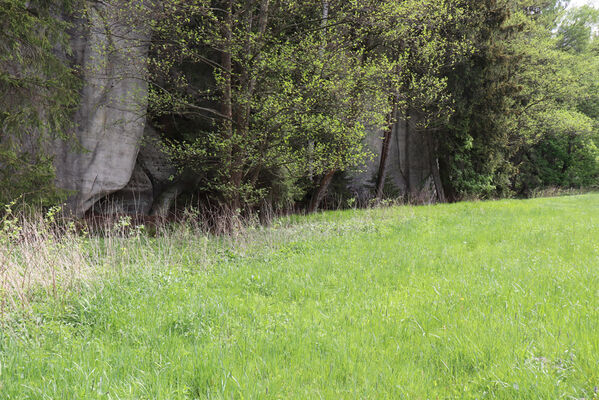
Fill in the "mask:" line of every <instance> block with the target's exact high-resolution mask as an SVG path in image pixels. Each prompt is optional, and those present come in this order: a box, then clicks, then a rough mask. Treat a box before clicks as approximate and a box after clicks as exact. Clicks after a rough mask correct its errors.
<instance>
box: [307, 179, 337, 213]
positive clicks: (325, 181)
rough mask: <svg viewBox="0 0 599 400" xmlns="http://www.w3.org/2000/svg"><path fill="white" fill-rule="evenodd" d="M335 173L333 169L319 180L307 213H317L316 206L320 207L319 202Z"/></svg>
mask: <svg viewBox="0 0 599 400" xmlns="http://www.w3.org/2000/svg"><path fill="white" fill-rule="evenodd" d="M335 172H336V170H334V169H331V170H329V171H328V172H327V173H326V174H325V175H324V176H323V177H322V179H321V180H320V185H319V186H318V189H317V190H316V193H314V195H313V196H312V200H311V201H310V206H309V207H308V213H314V212H316V211H318V206H319V205H320V202H321V201H322V199H323V198H324V196H325V195H326V193H327V190H328V189H329V185H330V184H331V181H332V180H333V176H334V175H335Z"/></svg>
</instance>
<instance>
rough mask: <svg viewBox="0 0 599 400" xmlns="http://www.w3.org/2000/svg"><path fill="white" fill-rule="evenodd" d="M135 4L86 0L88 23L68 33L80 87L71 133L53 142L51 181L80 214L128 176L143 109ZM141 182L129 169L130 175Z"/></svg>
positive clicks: (143, 39) (141, 38)
mask: <svg viewBox="0 0 599 400" xmlns="http://www.w3.org/2000/svg"><path fill="white" fill-rule="evenodd" d="M142 3H143V1H142V0H139V1H126V0H113V1H102V2H100V1H92V2H88V3H87V10H88V12H87V16H86V18H87V20H84V21H78V22H77V23H76V26H77V27H76V30H75V32H74V34H73V35H72V37H73V40H72V47H73V54H74V58H75V60H73V61H74V64H75V65H80V66H81V73H82V77H83V88H82V90H81V100H80V106H79V110H78V111H77V113H76V115H75V117H74V119H75V132H74V133H73V136H74V137H75V139H76V141H77V145H75V146H74V145H73V143H70V142H62V141H61V142H57V143H56V146H55V147H56V148H55V167H56V173H57V186H58V187H60V188H63V189H67V190H69V191H71V192H72V195H71V196H70V197H69V199H68V203H67V204H68V207H69V208H70V210H71V211H72V212H73V213H74V214H76V215H82V214H83V213H85V212H86V211H87V210H88V209H89V208H90V207H92V205H93V204H94V203H96V202H97V201H98V200H99V199H101V198H103V197H105V196H106V195H108V194H110V193H113V192H115V191H118V190H120V189H122V188H123V187H125V185H127V183H128V182H129V181H130V180H131V176H132V174H133V171H134V168H135V163H136V159H137V153H138V151H139V147H140V141H141V138H142V134H143V132H144V126H145V113H146V108H147V90H148V85H147V79H146V74H147V72H146V61H147V54H148V45H149V39H150V37H149V35H150V32H149V29H148V27H147V26H146V24H147V21H145V18H144V15H143V12H141V13H140V11H139V10H140V7H139V6H140V5H141V4H142ZM140 179H141V180H143V179H142V178H141V174H139V173H137V174H136V180H138V181H139V180H140Z"/></svg>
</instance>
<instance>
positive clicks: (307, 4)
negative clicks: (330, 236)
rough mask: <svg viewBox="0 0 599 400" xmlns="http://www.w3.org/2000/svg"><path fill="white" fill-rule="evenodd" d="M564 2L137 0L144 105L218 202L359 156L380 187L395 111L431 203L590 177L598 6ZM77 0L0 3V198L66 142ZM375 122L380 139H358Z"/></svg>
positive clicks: (17, 191) (575, 183) (236, 202)
mask: <svg viewBox="0 0 599 400" xmlns="http://www.w3.org/2000/svg"><path fill="white" fill-rule="evenodd" d="M92 3H93V2H92ZM102 4H103V5H105V6H107V5H110V6H113V7H115V8H117V9H118V8H119V2H118V1H116V0H113V1H108V2H102ZM565 4H567V2H563V1H548V0H537V1H533V2H531V1H521V0H500V1H497V0H481V1H475V2H473V1H464V0H445V1H440V0H397V1H384V2H380V1H376V0H365V1H359V2H354V1H345V0H326V1H322V0H312V1H304V2H296V1H286V0H285V1H271V0H194V1H183V0H168V1H163V2H160V4H159V5H154V6H151V5H150V3H148V2H146V3H144V2H139V4H137V3H136V5H135V7H137V10H138V12H137V14H139V15H143V16H144V19H145V20H147V24H148V27H149V29H150V30H151V32H152V34H151V48H150V55H149V58H148V60H147V67H148V73H149V74H148V80H149V83H150V93H149V100H150V101H149V107H148V114H147V118H148V121H149V122H150V123H151V124H152V125H153V126H154V127H155V128H157V129H158V130H159V132H160V133H161V136H162V143H161V144H160V146H161V148H162V149H163V151H165V152H166V153H168V155H169V157H170V159H171V162H172V163H174V164H175V165H176V166H177V167H178V170H179V173H178V174H177V176H173V180H174V181H178V182H181V184H182V185H183V187H184V192H185V193H186V194H187V195H188V199H189V198H195V199H198V198H199V199H201V200H202V201H203V202H204V203H206V202H209V203H212V204H218V205H219V207H224V208H228V209H256V208H260V207H264V206H268V207H271V208H274V209H281V208H286V207H289V206H292V207H295V206H297V205H299V206H303V207H305V208H307V209H308V210H315V209H317V208H318V206H319V204H320V202H321V200H322V199H323V198H324V197H325V195H326V193H327V190H328V188H329V186H331V184H333V186H332V188H333V189H332V190H336V189H335V188H339V187H341V188H342V187H343V185H342V183H343V179H344V178H345V177H346V172H347V171H348V170H350V169H351V168H361V167H362V166H363V165H364V163H365V162H372V161H369V160H372V157H373V156H376V157H377V158H376V160H379V161H377V162H379V163H380V165H379V168H378V176H375V177H374V180H375V181H376V182H375V184H374V186H373V189H372V195H373V197H378V198H381V197H383V196H391V195H392V194H391V192H389V191H385V190H384V188H385V178H386V175H387V173H388V168H387V167H386V165H385V164H386V160H387V154H386V153H388V151H389V141H390V135H391V132H392V130H393V129H392V128H393V126H394V124H396V123H397V122H398V120H400V119H403V120H410V121H412V122H413V123H414V124H415V125H417V126H418V129H419V135H422V136H423V137H426V140H427V141H428V142H427V148H426V149H424V150H420V151H422V152H428V153H429V154H428V156H430V157H431V159H432V160H435V161H434V163H433V164H434V165H433V170H434V171H433V174H434V175H435V179H436V181H435V183H436V184H437V191H438V192H439V194H440V195H439V200H441V201H443V200H445V199H449V200H459V199H463V198H468V197H482V198H492V197H505V196H514V195H519V196H528V195H530V194H532V193H534V192H535V191H537V190H539V189H544V188H547V187H558V188H581V187H594V186H595V185H596V184H597V179H598V177H599V150H598V148H597V140H598V138H599V137H598V134H599V131H598V129H599V128H598V126H599V125H598V123H597V122H598V120H597V118H599V97H598V96H599V94H598V93H599V91H598V90H597V89H598V86H597V85H598V82H599V64H598V62H599V51H598V49H599V48H598V45H599V42H598V41H597V40H596V39H595V35H594V33H593V32H594V30H593V29H594V28H593V27H595V26H596V24H597V22H598V18H599V14H598V12H597V10H595V9H593V8H590V7H582V8H578V9H571V10H569V11H565ZM86 7H89V4H87V3H84V2H78V1H68V2H67V1H58V0H55V1H52V2H30V1H25V0H1V1H0V24H1V27H2V29H1V31H0V35H1V36H0V39H1V40H0V43H1V44H0V88H1V90H2V96H1V98H0V108H1V114H0V142H1V147H0V163H1V164H2V166H3V167H2V172H1V173H0V202H3V203H7V202H8V201H10V200H12V199H14V198H16V197H18V196H19V195H25V196H26V197H28V198H34V199H38V201H39V200H40V199H42V200H46V201H50V202H51V201H52V200H53V199H55V197H54V196H55V195H56V193H55V192H54V191H52V190H51V188H50V187H49V186H48V185H47V184H45V182H48V181H49V178H50V177H51V174H52V168H51V161H52V160H51V157H50V155H48V154H44V152H42V151H39V148H44V146H43V145H41V143H44V141H46V142H47V141H48V140H50V139H52V140H54V139H55V138H56V137H62V138H63V140H67V141H68V140H70V139H69V134H68V132H69V124H70V122H71V121H70V118H71V116H72V113H73V108H74V107H76V103H77V90H78V79H79V78H80V77H81V74H82V71H81V70H80V69H79V68H78V65H77V64H76V60H71V59H70V58H69V57H68V54H70V53H69V46H70V45H69V34H70V35H75V36H76V34H75V33H74V31H73V29H72V24H71V23H70V22H69V21H73V18H72V17H67V16H68V15H70V16H73V15H75V16H84V15H86ZM141 10H143V11H144V13H143V14H142V13H141ZM133 11H135V10H133ZM133 11H132V10H131V9H126V12H129V13H132V12H133ZM119 12H123V13H125V11H122V10H121V11H119ZM65 21H66V22H65ZM144 29H145V28H144ZM106 51H108V52H109V51H111V50H110V46H107V48H106ZM372 132H380V135H379V136H381V138H380V140H382V141H383V146H382V148H383V149H382V151H381V154H371V153H370V151H369V150H368V148H367V147H365V145H364V143H365V142H364V138H365V137H366V136H367V135H368V134H369V133H370V134H372ZM375 134H376V133H375ZM73 148H77V143H73ZM33 149H35V150H33ZM88 150H89V149H81V150H80V151H88ZM420 156H421V155H419V154H414V155H413V158H418V157H420ZM441 189H442V192H443V193H441ZM341 190H342V189H341ZM32 193H34V194H35V196H32ZM402 195H403V196H407V194H406V193H403V194H402Z"/></svg>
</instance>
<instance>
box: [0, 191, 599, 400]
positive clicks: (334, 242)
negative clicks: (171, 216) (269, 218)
mask: <svg viewBox="0 0 599 400" xmlns="http://www.w3.org/2000/svg"><path fill="white" fill-rule="evenodd" d="M43 219H45V221H40V222H39V223H40V224H46V225H45V226H48V225H50V226H52V222H51V221H48V217H47V216H43V217H42V220H43ZM50 220H51V218H50ZM30 221H31V219H30ZM23 223H24V221H19V222H18V223H15V225H23ZM9 225H10V224H9ZM108 225H109V226H110V229H109V230H108V232H105V233H104V234H103V235H95V236H89V235H85V234H83V233H82V232H80V231H79V232H72V233H69V232H70V231H69V229H63V230H62V231H58V232H55V233H51V231H52V230H51V229H48V231H49V232H50V233H47V234H46V235H47V236H45V237H44V238H45V240H46V242H47V243H50V244H51V243H68V247H69V248H70V249H71V250H72V251H74V252H77V253H78V254H81V255H82V258H81V260H83V261H81V262H82V263H83V264H82V265H84V266H86V267H85V268H84V269H83V270H87V272H86V273H82V274H81V276H80V277H79V278H77V279H71V278H66V277H65V278H60V279H56V281H57V282H61V279H63V280H64V281H65V282H69V283H68V284H61V285H57V290H56V291H55V290H54V286H53V284H52V277H51V273H50V274H46V275H44V276H45V277H46V278H45V279H41V280H39V281H38V282H37V283H36V284H37V285H41V286H40V287H43V289H35V285H36V284H33V283H31V284H30V286H29V291H30V293H29V294H26V293H25V292H21V293H25V298H26V302H27V304H28V306H27V307H26V311H25V312H24V313H21V314H18V313H16V314H14V315H7V316H5V318H4V320H3V321H1V322H0V366H1V367H0V398H1V399H19V400H20V399H48V398H51V399H72V398H78V399H79V398H81V399H88V398H89V399H169V400H170V399H213V398H216V399H225V398H226V399H230V398H239V399H241V398H244V399H251V398H255V399H262V398H273V399H280V398H310V399H311V398H330V399H338V398H377V399H378V398H393V399H396V398H398V399H402V398H403V399H485V398H490V399H560V398H563V399H582V398H585V399H596V398H598V396H599V394H598V391H599V389H597V388H598V387H599V369H598V368H597V365H599V335H597V331H598V329H599V325H598V321H599V289H598V288H599V244H598V241H597V238H598V237H599V195H596V194H594V195H592V194H591V195H584V196H573V197H562V198H552V199H534V200H529V201H500V202H477V203H461V204H453V205H441V206H430V207H391V208H380V209H369V210H349V211H343V212H328V213H324V214H316V215H310V216H289V217H284V218H278V219H275V220H274V221H273V223H272V226H271V227H270V228H267V229H265V228H262V227H260V226H259V225H255V224H249V225H244V227H243V229H241V230H239V231H236V234H235V235H228V236H216V235H208V234H206V233H205V232H204V230H203V228H202V227H200V226H197V225H194V224H193V223H191V222H188V223H177V224H174V225H172V226H165V227H162V228H160V229H159V230H158V232H156V233H155V234H154V232H148V231H150V227H144V228H141V227H138V226H139V224H138V223H135V222H134V221H129V220H127V219H117V220H116V221H113V222H110V224H108ZM9 231H10V230H9ZM25 231H26V229H23V230H22V232H20V233H19V234H18V235H13V236H12V242H11V245H10V246H9V247H5V248H3V249H4V250H3V251H6V250H7V249H8V250H10V251H11V252H15V251H16V250H19V251H30V252H31V251H33V250H32V249H34V247H32V243H33V241H30V242H28V243H29V244H28V245H26V242H25V241H24V239H23V238H24V236H25V235H24V233H23V232H25ZM71 231H72V229H71ZM144 231H145V232H144ZM148 233H151V234H148ZM69 241H71V242H69ZM21 246H25V247H24V248H21ZM77 246H79V247H77ZM49 249H56V251H57V252H58V253H60V252H61V251H62V250H61V249H60V247H59V246H58V245H54V244H52V245H49ZM71 250H68V251H71ZM52 251H54V250H52ZM52 251H50V250H49V253H48V254H49V255H47V256H45V258H40V263H43V262H47V261H48V260H53V258H52V257H54V255H52V254H53V253H52ZM10 257H15V256H14V255H11V256H10ZM29 257H34V256H33V255H31V256H29ZM70 257H71V258H70V259H73V260H79V258H75V256H70ZM14 259H15V260H17V261H19V262H22V261H23V260H24V258H14ZM47 264H48V265H50V264H52V263H47ZM67 264H68V262H67V263H65V264H63V265H67ZM13 268H24V267H23V266H22V265H21V266H18V265H15V266H14V267H13ZM37 268H40V269H43V268H45V267H42V266H38V267H37ZM55 275H56V276H58V275H59V274H58V272H55ZM17 276H19V275H18V274H17ZM65 276H68V275H65ZM17 287H18V285H17ZM11 290H13V293H15V297H14V302H15V303H16V305H17V306H21V305H20V304H19V302H20V301H21V300H20V297H19V295H18V293H19V290H20V289H11ZM32 293H33V294H32ZM36 293H39V294H40V296H36V295H35V294H36ZM61 293H62V294H61Z"/></svg>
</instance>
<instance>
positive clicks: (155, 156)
mask: <svg viewBox="0 0 599 400" xmlns="http://www.w3.org/2000/svg"><path fill="white" fill-rule="evenodd" d="M160 148H161V146H160V135H159V134H158V132H156V131H155V130H154V129H153V128H152V127H151V126H150V125H147V126H146V129H145V132H144V137H143V140H142V142H141V147H140V149H139V153H138V154H137V162H136V164H135V168H134V169H133V174H132V175H131V179H130V180H129V182H128V183H127V185H126V186H125V187H124V188H122V189H121V190H119V191H117V192H115V193H113V194H111V195H110V196H108V197H107V198H106V199H105V200H101V201H100V202H99V204H98V205H97V206H95V207H94V208H93V211H94V212H99V213H102V214H115V213H119V214H141V215H148V214H152V215H161V216H165V215H166V214H167V213H168V211H169V208H170V205H171V204H172V201H174V198H176V196H177V194H178V193H179V192H180V191H182V190H183V187H182V186H183V184H182V183H180V182H177V181H175V180H174V177H175V176H176V175H177V170H176V169H175V167H174V166H173V165H172V164H171V163H170V161H169V159H168V157H167V156H166V155H165V154H164V153H163V152H162V151H161V150H160Z"/></svg>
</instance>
